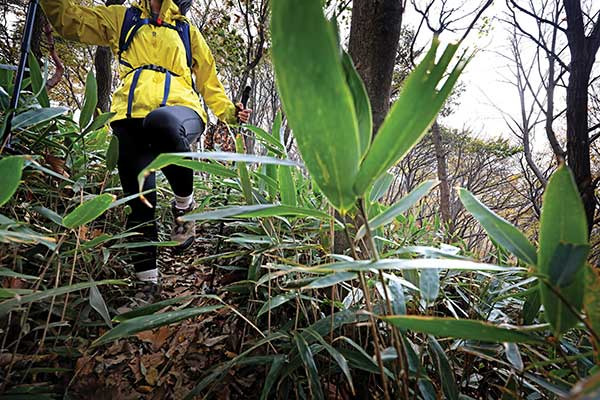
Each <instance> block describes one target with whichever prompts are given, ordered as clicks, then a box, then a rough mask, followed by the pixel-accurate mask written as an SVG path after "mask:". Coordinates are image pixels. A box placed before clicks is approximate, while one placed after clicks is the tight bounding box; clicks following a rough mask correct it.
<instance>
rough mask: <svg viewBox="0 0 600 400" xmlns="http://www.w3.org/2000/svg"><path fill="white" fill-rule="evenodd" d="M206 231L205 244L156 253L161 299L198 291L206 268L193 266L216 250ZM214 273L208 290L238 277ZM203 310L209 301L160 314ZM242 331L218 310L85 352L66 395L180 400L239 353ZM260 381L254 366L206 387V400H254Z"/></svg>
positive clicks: (235, 301) (207, 276)
mask: <svg viewBox="0 0 600 400" xmlns="http://www.w3.org/2000/svg"><path fill="white" fill-rule="evenodd" d="M213 229H214V228H213ZM207 233H208V232H205V234H204V235H203V236H204V237H211V238H213V239H211V240H210V241H209V240H202V239H198V240H196V243H195V244H194V245H193V247H192V248H191V249H189V250H188V251H186V252H185V253H183V254H175V253H174V252H173V251H171V250H169V249H163V250H161V255H160V260H161V263H162V265H163V267H162V274H163V291H162V298H163V299H165V300H166V299H169V298H174V297H183V296H187V295H197V294H203V293H204V292H205V291H206V286H207V282H209V281H210V280H211V273H212V268H211V267H209V266H207V265H203V264H201V263H198V260H199V259H202V258H203V257H206V256H210V255H213V254H214V251H215V248H216V244H217V243H216V242H217V239H216V232H212V233H213V234H207ZM223 251H225V250H223ZM216 271H217V272H216V274H215V279H214V288H220V287H223V286H224V285H226V284H228V283H230V282H233V281H236V280H241V279H243V275H241V276H240V273H239V272H238V273H236V272H233V273H232V272H228V271H226V270H222V269H219V268H217V269H216ZM216 294H217V295H218V296H219V297H220V298H221V299H223V300H224V301H225V302H227V304H230V305H231V306H233V307H236V308H237V307H238V306H240V304H239V303H240V302H241V301H242V299H243V298H244V297H238V298H235V297H234V296H233V295H231V294H228V293H227V292H223V293H219V292H218V291H217V293H216ZM246 299H247V297H246ZM208 304H216V302H215V301H214V300H207V299H205V298H200V299H198V298H195V299H193V300H191V301H189V302H187V303H183V304H179V305H176V306H175V307H169V308H168V309H165V310H164V311H167V310H173V309H178V308H183V307H199V306H204V305H208ZM245 327H246V324H245V323H244V322H243V321H242V320H241V319H240V318H239V317H238V316H236V315H235V313H234V312H232V311H231V309H229V308H226V307H224V308H222V309H220V310H218V311H216V312H213V313H209V314H203V315H201V316H199V317H197V318H194V319H189V320H185V321H182V322H180V323H178V324H174V325H170V326H164V327H161V328H158V329H155V330H153V331H146V332H141V333H139V334H137V335H136V337H132V338H128V339H123V340H119V341H116V342H114V343H112V344H109V345H106V346H103V347H101V348H99V349H98V350H96V351H94V352H93V353H89V352H88V353H85V354H84V355H83V356H82V357H80V358H79V359H78V360H77V364H76V372H75V378H74V379H73V380H72V381H71V383H70V387H69V391H68V393H69V395H70V396H71V397H72V398H80V399H91V398H93V399H111V400H116V399H157V400H158V399H182V398H184V397H185V395H187V394H188V393H189V392H190V390H191V389H192V388H194V387H195V386H196V385H197V384H198V382H199V381H200V380H201V379H202V378H203V377H204V376H206V374H207V372H208V371H209V370H210V369H211V368H212V367H214V366H216V365H218V364H220V363H222V362H225V361H227V360H230V359H231V358H233V357H235V356H236V355H238V354H239V351H240V349H241V347H242V345H243V341H244V340H246V341H247V340H250V339H252V338H251V337H249V334H250V333H249V332H247V331H246V328H245ZM262 375H263V372H262V371H260V370H257V369H256V368H253V369H246V370H243V371H242V370H231V371H228V373H227V375H226V376H225V378H224V379H221V380H220V381H218V382H215V384H214V385H213V386H212V389H213V392H212V393H211V394H210V395H209V396H208V398H216V399H237V398H240V399H249V398H256V397H257V394H259V393H260V381H261V379H260V376H262Z"/></svg>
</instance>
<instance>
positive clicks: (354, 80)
mask: <svg viewBox="0 0 600 400" xmlns="http://www.w3.org/2000/svg"><path fill="white" fill-rule="evenodd" d="M342 66H343V67H344V72H345V74H346V82H347V83H348V88H350V92H351V93H352V100H353V102H354V110H355V112H356V119H357V121H358V132H359V139H360V150H361V152H360V156H361V158H362V157H364V156H365V154H367V150H369V145H370V144H371V137H372V136H373V114H372V112H371V102H370V101H369V95H368V94H367V88H366V87H365V84H364V82H363V81H362V79H361V78H360V75H359V74H358V71H357V70H356V68H355V67H354V63H353V62H352V58H351V57H350V55H349V54H348V53H346V52H345V51H344V52H342Z"/></svg>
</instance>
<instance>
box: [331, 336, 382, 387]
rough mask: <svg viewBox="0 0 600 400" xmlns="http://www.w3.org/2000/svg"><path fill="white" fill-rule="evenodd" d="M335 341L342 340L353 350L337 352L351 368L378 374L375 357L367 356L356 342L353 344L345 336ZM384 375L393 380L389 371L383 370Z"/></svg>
mask: <svg viewBox="0 0 600 400" xmlns="http://www.w3.org/2000/svg"><path fill="white" fill-rule="evenodd" d="M337 339H338V340H343V341H344V342H346V343H347V344H349V345H350V346H351V347H352V348H353V349H354V350H351V349H346V348H340V350H339V351H340V353H341V354H342V355H343V356H344V358H345V359H346V360H347V361H348V364H350V366H351V367H352V368H357V369H360V370H363V371H367V372H371V373H373V374H380V370H379V366H378V365H377V363H376V362H375V357H371V356H370V355H369V354H367V352H366V351H364V350H363V348H362V347H361V346H359V345H358V344H357V343H356V342H354V341H353V340H352V339H349V338H347V337H345V336H341V337H339V338H337ZM384 373H385V374H386V376H388V377H389V378H391V379H394V375H393V374H392V372H391V371H390V370H389V369H387V368H384Z"/></svg>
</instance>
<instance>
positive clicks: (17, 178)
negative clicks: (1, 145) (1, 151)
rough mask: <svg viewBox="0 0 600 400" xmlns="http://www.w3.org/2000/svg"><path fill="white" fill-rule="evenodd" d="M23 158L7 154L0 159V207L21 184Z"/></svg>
mask: <svg viewBox="0 0 600 400" xmlns="http://www.w3.org/2000/svg"><path fill="white" fill-rule="evenodd" d="M23 165H25V158H23V157H20V156H9V157H4V158H2V159H0V207H2V206H3V205H4V204H6V203H7V202H8V201H9V200H10V198H11V197H12V196H13V194H15V192H16V191H17V188H18V187H19V185H20V184H21V175H22V174H23Z"/></svg>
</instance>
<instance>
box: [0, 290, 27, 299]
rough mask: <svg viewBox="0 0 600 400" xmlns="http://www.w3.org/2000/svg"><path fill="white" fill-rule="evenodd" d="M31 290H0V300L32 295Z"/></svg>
mask: <svg viewBox="0 0 600 400" xmlns="http://www.w3.org/2000/svg"><path fill="white" fill-rule="evenodd" d="M32 292H33V290H31V289H4V288H0V300H4V299H12V298H14V297H15V296H23V295H25V294H30V293H32Z"/></svg>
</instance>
